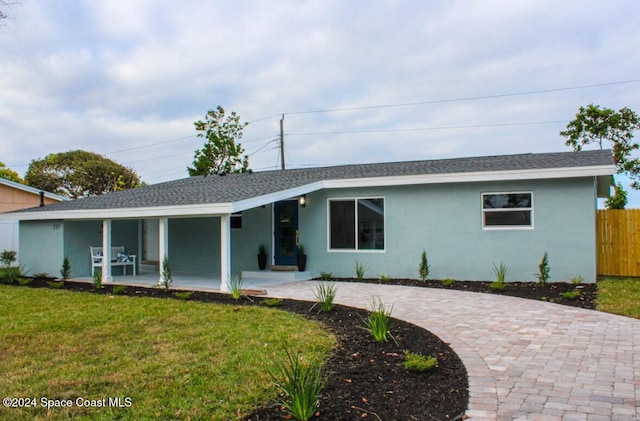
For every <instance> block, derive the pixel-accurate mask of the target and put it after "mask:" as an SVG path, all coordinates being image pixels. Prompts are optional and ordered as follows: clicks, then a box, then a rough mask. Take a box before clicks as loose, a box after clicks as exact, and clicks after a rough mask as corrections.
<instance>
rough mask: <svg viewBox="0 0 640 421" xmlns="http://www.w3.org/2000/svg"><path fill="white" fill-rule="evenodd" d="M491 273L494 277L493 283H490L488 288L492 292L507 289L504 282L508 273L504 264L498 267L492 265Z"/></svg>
mask: <svg viewBox="0 0 640 421" xmlns="http://www.w3.org/2000/svg"><path fill="white" fill-rule="evenodd" d="M493 273H494V274H495V275H496V280H495V282H491V283H490V284H489V287H490V288H491V290H492V291H502V290H504V289H505V288H506V287H507V284H506V283H505V282H504V281H505V279H507V274H508V273H509V268H508V267H507V265H505V264H504V263H502V262H500V265H498V266H496V264H495V263H494V264H493Z"/></svg>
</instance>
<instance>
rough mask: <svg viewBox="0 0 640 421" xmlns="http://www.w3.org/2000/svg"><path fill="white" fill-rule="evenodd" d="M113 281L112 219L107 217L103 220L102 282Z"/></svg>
mask: <svg viewBox="0 0 640 421" xmlns="http://www.w3.org/2000/svg"><path fill="white" fill-rule="evenodd" d="M111 281H113V276H111V219H105V220H103V221H102V282H111Z"/></svg>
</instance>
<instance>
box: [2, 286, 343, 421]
mask: <svg viewBox="0 0 640 421" xmlns="http://www.w3.org/2000/svg"><path fill="white" fill-rule="evenodd" d="M0 296H1V297H2V298H1V302H2V305H1V306H0V355H2V358H0V372H1V373H2V376H0V390H1V391H2V394H3V396H2V397H3V398H4V397H13V398H18V399H20V398H22V399H23V401H20V402H18V401H16V402H15V403H16V406H21V407H22V408H13V407H9V408H7V407H5V406H4V405H3V406H2V407H0V419H6V420H8V419H69V418H73V419H92V420H93V419H150V418H154V419H156V418H157V419H236V418H238V417H239V416H240V415H241V414H246V413H249V412H251V410H252V409H253V408H255V407H256V406H258V405H260V404H265V403H266V402H267V400H269V399H270V398H271V397H272V396H273V394H274V388H273V386H272V383H271V380H270V378H269V377H268V375H267V372H266V368H267V367H273V365H274V362H275V361H277V360H278V359H279V358H280V355H281V354H282V342H283V340H284V338H286V339H287V341H288V343H289V344H290V345H291V346H292V348H293V349H294V350H295V351H300V352H302V353H303V355H305V356H306V357H307V358H324V357H325V356H326V355H327V353H328V352H329V350H330V349H331V348H332V347H333V346H334V344H335V339H334V338H333V337H332V335H331V334H330V333H328V332H327V331H326V330H325V329H323V328H322V327H321V326H320V325H319V324H317V323H314V322H311V321H308V320H305V319H303V318H301V317H299V316H296V315H293V314H290V313H286V312H282V311H277V310H273V309H269V308H260V307H257V306H238V307H233V306H227V305H216V304H210V303H198V302H191V301H187V302H185V301H180V300H173V299H171V300H169V299H166V300H165V299H162V300H160V299H150V298H138V297H125V296H113V295H96V294H84V293H74V292H69V291H64V290H60V291H58V290H50V289H40V288H38V289H36V288H22V287H10V286H5V285H0ZM33 398H35V401H34V400H32V399H33ZM43 398H44V399H47V400H50V401H51V404H52V405H53V404H57V405H66V403H67V402H69V401H70V402H72V403H71V406H70V407H55V408H51V409H50V410H47V408H46V407H45V406H46V405H48V404H49V403H48V402H45V401H43V400H42V399H43ZM24 399H29V401H25V400H24ZM110 399H111V401H109V400H110ZM27 405H29V406H30V407H25V406H27ZM85 405H87V406H85ZM95 406H99V407H95ZM100 406H102V407H100ZM105 406H106V407H105Z"/></svg>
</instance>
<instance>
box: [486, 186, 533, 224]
mask: <svg viewBox="0 0 640 421" xmlns="http://www.w3.org/2000/svg"><path fill="white" fill-rule="evenodd" d="M500 194H529V195H531V206H530V207H527V208H498V209H485V208H484V197H485V195H500ZM534 209H535V203H534V197H533V191H530V190H528V191H527V190H525V191H498V192H482V193H481V194H480V216H481V218H482V229H483V230H489V231H505V230H532V229H533V228H534V225H535V213H534ZM510 211H511V212H513V211H529V212H531V225H485V222H484V221H485V217H484V215H485V212H510Z"/></svg>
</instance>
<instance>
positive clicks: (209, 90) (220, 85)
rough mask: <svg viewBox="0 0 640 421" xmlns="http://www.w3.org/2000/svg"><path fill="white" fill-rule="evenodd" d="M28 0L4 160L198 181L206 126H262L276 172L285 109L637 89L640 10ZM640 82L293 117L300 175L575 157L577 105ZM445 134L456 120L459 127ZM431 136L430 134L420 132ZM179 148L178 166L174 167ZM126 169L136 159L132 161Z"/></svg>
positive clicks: (630, 97) (0, 59)
mask: <svg viewBox="0 0 640 421" xmlns="http://www.w3.org/2000/svg"><path fill="white" fill-rule="evenodd" d="M571 3H572V2H557V1H550V0H549V1H547V0H545V1H533V0H527V1H518V2H513V1H507V0H488V1H483V2H475V1H466V0H460V1H444V0H443V1H434V2H415V1H409V0H397V1H391V0H390V1H381V2H376V3H371V2H365V1H363V0H356V1H349V2H344V1H338V0H334V1H325V0H323V1H320V0H310V1H304V2H299V1H277V2H262V1H248V0H247V1H237V2H223V1H214V2H210V1H198V0H192V1H181V2H164V3H158V2H156V1H151V0H137V1H135V2H125V1H109V2H94V1H83V2H72V3H69V2H62V1H45V2H22V3H20V4H19V5H17V6H15V7H14V8H13V10H12V14H13V15H14V17H15V19H14V20H12V21H11V22H10V25H9V26H7V27H0V35H2V36H1V37H0V133H2V135H1V138H2V141H0V154H1V158H0V160H2V161H3V162H5V163H7V164H9V165H14V169H16V170H18V171H19V172H24V170H25V169H26V165H25V164H27V163H28V162H29V161H30V160H31V159H33V158H37V157H41V156H44V155H46V154H48V153H53V152H59V151H62V150H69V149H75V148H82V149H87V150H92V151H95V152H99V153H108V152H111V151H117V150H123V149H128V148H138V147H141V146H145V145H149V144H154V143H157V144H158V145H157V146H155V147H148V148H143V149H134V150H133V151H131V152H130V153H127V152H121V153H118V154H113V155H112V157H113V158H114V159H116V160H118V161H119V162H123V163H125V164H127V162H130V163H131V164H130V165H131V166H133V167H134V169H136V170H137V171H138V172H139V173H140V174H141V175H142V177H143V178H144V179H148V181H151V182H158V181H162V180H166V179H170V178H177V177H181V176H185V175H186V171H185V168H186V166H187V165H189V164H190V162H191V160H192V157H193V150H194V149H196V148H198V147H200V146H201V144H202V140H201V139H197V138H193V137H191V138H187V139H183V140H179V141H172V142H166V141H169V140H171V139H178V138H181V137H185V136H192V135H194V134H195V131H194V130H193V121H195V120H197V119H200V118H202V116H203V115H204V114H205V113H206V111H207V110H208V109H210V108H214V107H215V106H217V105H222V106H223V107H225V108H226V109H227V110H235V111H237V112H238V113H239V114H240V115H241V116H242V117H243V119H245V120H256V119H261V118H263V117H267V116H273V117H271V118H268V119H265V120H261V121H255V122H253V123H252V124H251V125H250V126H249V127H247V129H246V130H245V138H244V142H243V145H244V146H245V148H246V149H247V151H248V152H253V151H256V150H258V149H259V148H263V149H261V150H260V151H259V152H257V153H255V154H254V155H252V157H251V163H252V166H253V167H254V168H267V167H274V166H276V165H277V163H278V159H277V150H274V149H273V146H274V145H272V144H269V145H267V146H265V144H266V143H267V142H269V141H270V140H272V139H274V138H275V137H277V136H278V132H279V118H280V114H282V113H291V112H297V111H307V110H323V109H337V108H350V107H368V106H375V105H388V104H403V103H412V102H423V101H434V100H445V99H456V98H468V97H481V96H491V95H499V94H506V93H515V92H525V91H538V90H545V89H550V88H561V87H573V86H582V85H590V84H597V83H602V82H612V81H621V80H630V79H637V78H638V75H637V74H636V73H634V72H635V69H638V68H639V67H640V66H639V65H640V54H639V53H638V52H637V48H635V45H634V42H635V40H636V39H638V37H639V36H640V27H638V25H637V22H636V19H635V18H634V17H635V16H636V14H637V4H636V2H635V1H634V0H621V1H619V2H616V3H615V5H612V4H605V3H602V2H599V1H584V2H580V3H579V4H571ZM637 86H638V84H637V83H636V84H628V85H617V86H604V87H600V88H591V89H576V90H566V91H559V92H550V93H545V94H534V95H523V96H512V97H503V98H494V99H483V100H473V101H453V102H441V103H432V104H424V105H420V106H407V107H389V108H373V109H363V110H352V111H339V112H328V113H315V114H287V115H286V117H285V129H286V131H287V132H288V133H318V132H350V131H356V130H373V129H377V130H400V129H402V130H403V131H387V132H371V133H342V134H332V135H323V136H287V138H286V142H287V155H288V158H289V162H290V163H292V164H294V165H308V164H328V163H348V162H373V161H385V160H405V159H428V158H432V157H433V158H442V157H447V156H469V155H486V154H500V153H516V152H529V151H534V152H540V151H552V150H564V149H565V147H564V146H563V139H562V138H561V137H560V136H559V135H558V132H559V131H560V130H562V128H563V127H564V125H566V123H565V124H536V125H520V126H517V125H516V126H514V125H511V126H508V125H507V126H500V127H475V128H465V126H471V125H475V126H491V125H494V124H500V123H526V122H543V121H553V120H561V121H566V122H568V120H569V119H571V118H573V116H574V115H575V112H576V111H577V109H578V107H579V106H580V105H585V104H588V103H591V102H593V103H599V104H601V105H603V106H608V107H613V108H621V107H623V106H629V107H631V108H633V109H636V110H640V99H639V98H638V96H637V95H635V92H636V91H637ZM446 127H458V128H457V129H453V128H446ZM415 128H429V129H430V130H420V131H413V130H406V129H415ZM172 154H173V157H174V158H173V159H172V158H171V156H172ZM127 165H128V164H127ZM637 206H640V199H638V203H637Z"/></svg>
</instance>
